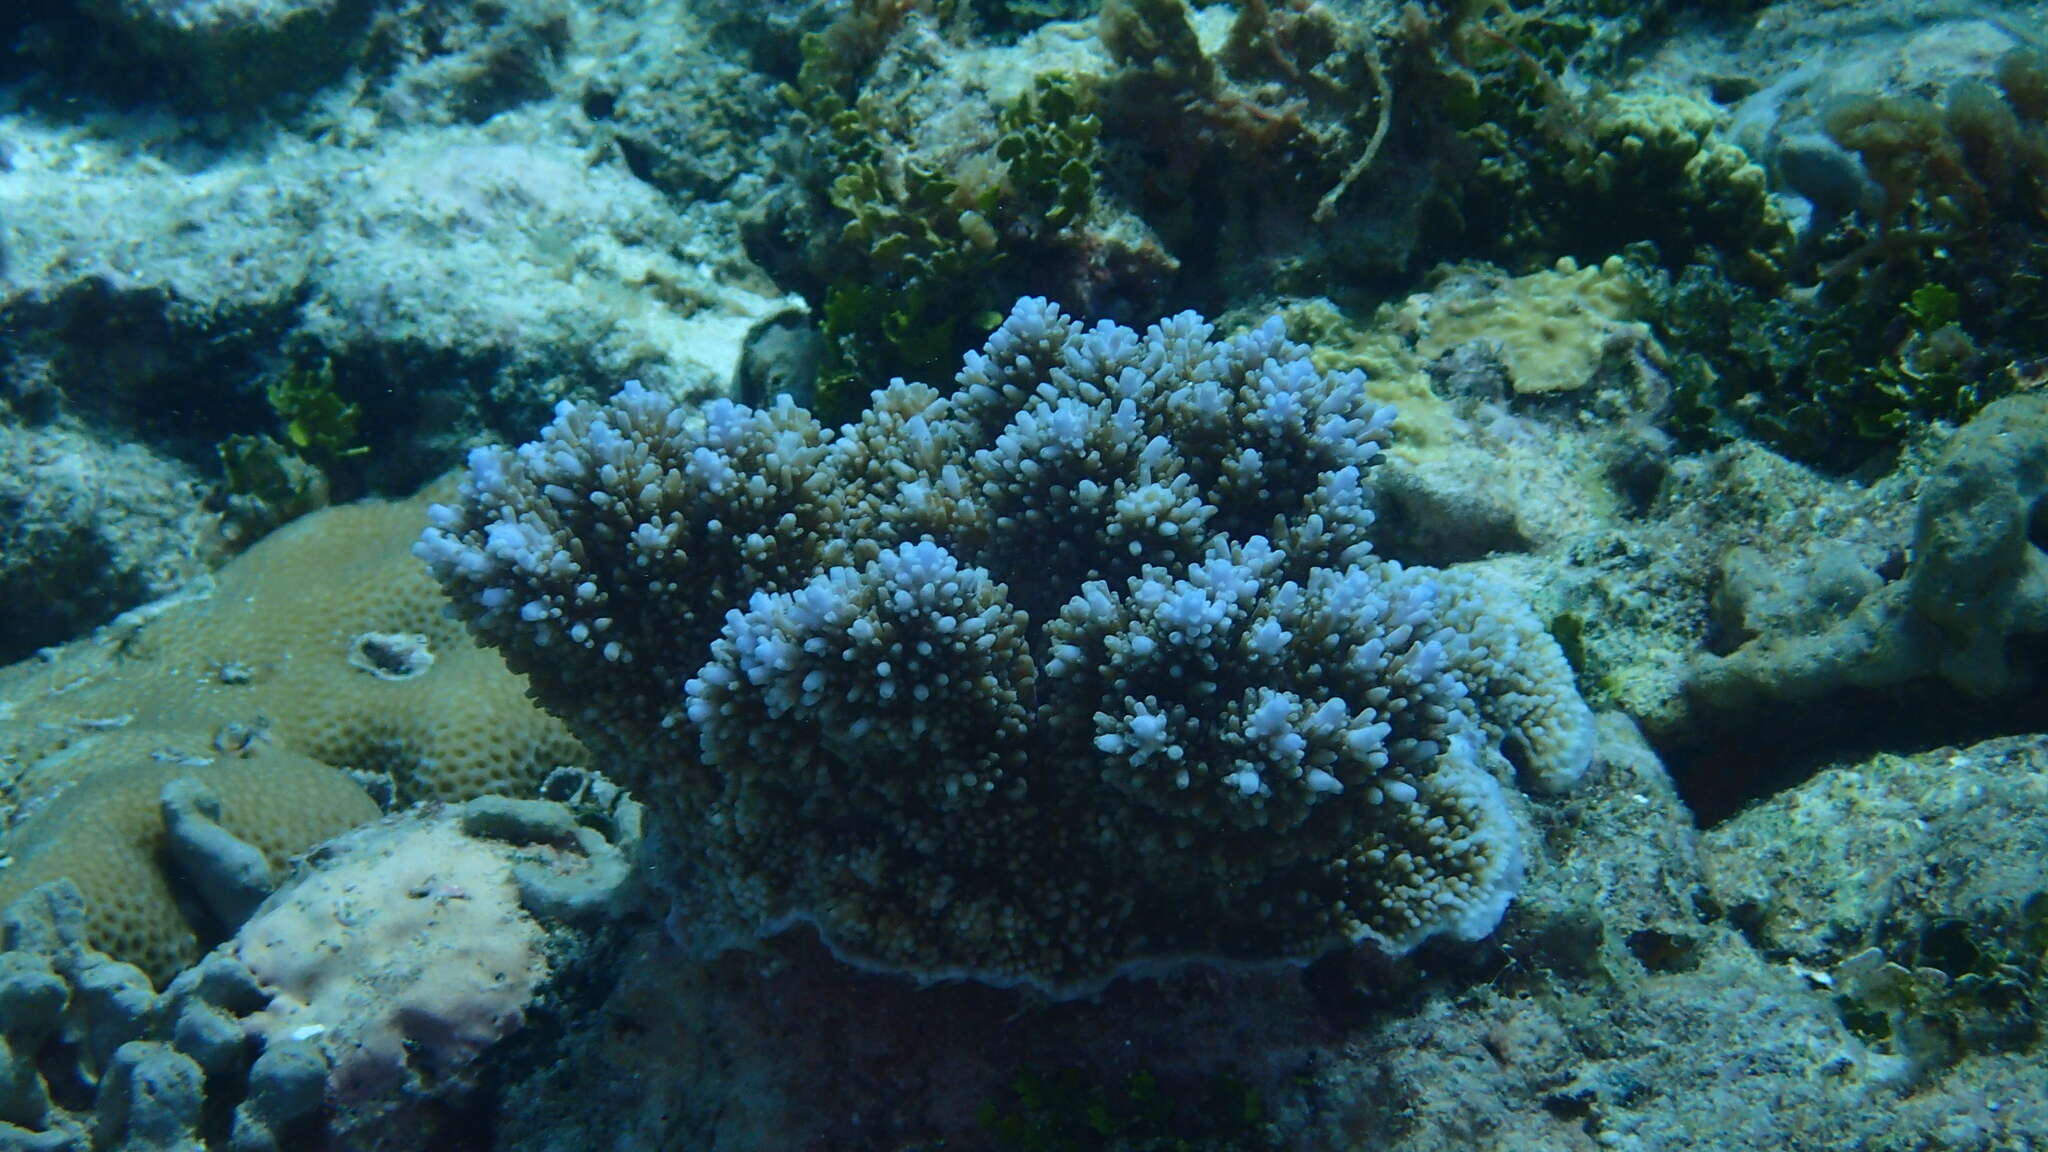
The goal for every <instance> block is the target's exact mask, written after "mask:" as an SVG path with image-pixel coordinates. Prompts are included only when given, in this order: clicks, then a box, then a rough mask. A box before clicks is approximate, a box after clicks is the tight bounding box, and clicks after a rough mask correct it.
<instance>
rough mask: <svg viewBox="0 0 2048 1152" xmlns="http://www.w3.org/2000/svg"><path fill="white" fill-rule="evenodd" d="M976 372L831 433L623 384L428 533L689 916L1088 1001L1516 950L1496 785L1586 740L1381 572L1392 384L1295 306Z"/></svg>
mask: <svg viewBox="0 0 2048 1152" xmlns="http://www.w3.org/2000/svg"><path fill="white" fill-rule="evenodd" d="M953 383H954V387H953V388H952V390H951V391H950V392H946V393H942V392H940V391H939V390H937V389H935V388H932V387H930V386H927V385H924V384H917V383H906V382H902V381H898V382H896V383H893V384H891V385H890V386H889V387H887V388H883V389H881V390H879V391H877V392H876V393H875V394H874V396H873V398H872V403H871V405H870V407H869V409H868V410H867V411H866V412H865V413H864V414H863V415H862V416H861V417H860V418H859V419H858V420H856V421H854V422H853V423H851V424H848V425H846V426H845V427H843V428H839V429H836V430H833V429H827V428H824V427H822V426H820V425H819V424H818V423H817V422H816V421H815V420H813V419H812V418H811V417H810V416H809V415H808V414H806V413H805V412H803V411H802V410H800V409H798V408H796V407H794V406H793V405H791V404H789V403H787V402H783V403H781V404H779V405H777V406H775V407H772V408H768V409H765V410H755V409H749V408H747V407H744V406H741V405H737V404H732V403H728V402H723V401H720V402H714V403H712V404H711V405H709V406H708V407H706V408H704V409H702V410H701V412H698V411H691V410H687V409H683V408H678V407H674V406H672V405H671V404H670V403H669V402H667V401H666V400H664V399H663V398H661V397H659V396H657V395H656V394H654V393H652V392H650V391H647V390H644V389H641V388H638V387H636V386H632V385H628V386H627V388H626V389H625V390H624V391H622V392H621V393H619V394H618V395H617V396H615V397H614V398H613V399H612V400H611V401H610V402H609V403H604V404H586V405H570V404H564V405H562V406H561V407H560V408H559V409H558V410H557V415H556V419H555V420H554V422H553V423H551V424H550V425H549V426H548V427H547V429H546V430H545V431H544V432H543V433H542V434H541V437H540V439H539V440H537V441H535V442H533V443H530V444H527V445H524V446H523V447H520V448H518V449H516V450H507V449H496V448H486V449H480V450H478V451H477V452H476V453H475V454H474V455H473V456H472V457H471V460H470V471H469V476H468V478H467V480H466V481H465V483H464V485H463V488H462V494H461V497H460V500H459V503H458V505H457V506H454V507H438V508H437V509H436V510H435V511H434V513H433V515H434V520H433V526H432V527H431V528H430V529H429V530H428V531H427V533H426V534H425V536H424V537H423V539H422V541H421V542H420V544H419V545H418V547H417V549H416V550H417V551H418V553H419V554H420V555H421V556H422V557H423V558H425V559H426V560H427V561H428V562H429V564H430V566H431V567H432V569H433V571H434V573H435V575H436V576H437V577H438V578H439V579H440V581H441V582H442V584H443V585H444V586H445V587H446V588H447V589H448V591H449V593H450V594H451V596H452V598H453V599H454V601H455V603H456V604H457V606H458V609H459V611H460V612H461V613H462V614H463V615H465V616H466V617H467V619H468V620H469V622H470V624H471V626H472V627H473V628H474V629H475V630H476V632H477V633H478V634H479V635H480V636H481V637H483V638H484V639H485V640H486V641H487V642H489V643H491V644H493V645H496V646H497V647H499V648H501V649H502V650H503V651H504V652H505V653H506V655H507V657H508V659H509V661H510V662H511V663H512V665H513V666H514V667H515V668H518V669H519V670H521V671H523V672H525V673H526V674H527V675H528V676H529V677H530V678H531V682H532V685H533V690H534V692H535V693H536V694H537V696H538V698H539V699H540V701H541V702H542V703H543V704H544V705H545V706H547V707H548V708H549V709H551V710H553V711H555V712H556V713H558V714H559V715H561V716H563V717H564V718H565V719H567V720H568V721H569V722H570V723H571V724H572V726H574V727H575V728H576V729H577V730H578V732H579V733H580V734H581V735H583V736H584V737H585V738H586V739H587V740H588V741H590V742H591V743H592V745H593V746H594V747H595V748H596V749H597V750H598V752H599V755H600V756H601V758H602V759H603V760H604V762H605V763H606V764H607V765H608V767H609V768H610V770H612V771H614V772H616V773H618V774H620V775H622V776H623V777H624V778H625V780H626V781H628V782H629V783H630V785H631V786H632V787H634V788H635V789H636V790H637V791H638V793H639V794H640V795H642V796H643V797H644V798H645V800H646V801H647V803H648V804H649V806H650V810H651V812H652V814H653V817H654V819H655V821H656V825H657V829H658V831H659V833H660V834H661V835H662V836H663V837H664V839H665V845H666V851H667V855H666V856H665V857H664V859H665V861H666V863H665V865H664V871H665V873H666V874H667V876H668V877H669V882H670V885H671V887H672V888H673V889H674V890H675V891H676V893H677V894H678V896H679V897H680V901H679V908H682V909H686V910H688V912H689V915H687V916H683V917H678V918H677V919H678V922H679V923H685V924H689V925H694V926H696V928H695V930H696V931H697V932H698V933H699V934H700V936H701V938H703V939H704V940H705V941H706V942H714V940H715V937H716V935H717V932H716V931H715V930H714V928H713V927H712V926H713V925H720V924H722V925H725V926H728V927H730V926H737V927H738V928H740V929H742V930H743V931H746V932H754V933H760V932H770V931H774V930H776V929H778V928H780V927H782V926H785V925H788V924H791V923H795V922H810V923H813V924H815V925H816V927H817V929H818V931H819V932H820V933H821V934H822V936H823V937H824V939H825V940H826V941H827V942H828V943H829V944H831V945H832V947H833V948H834V949H835V950H836V951H837V952H838V953H839V954H840V955H841V956H843V957H845V958H847V959H849V960H851V961H853V962H856V963H861V964H866V965H871V966H875V967H881V968H887V969H892V970H900V971H904V972H908V973H911V974H913V975H915V976H918V977H920V978H924V979H932V978H948V977H971V978H974V979H979V980H985V981H989V982H993V983H1003V984H1017V983H1022V984H1030V985H1035V986H1038V987H1041V988H1044V989H1047V990H1050V991H1052V992H1055V993H1061V994H1064V993H1072V992H1078V991H1082V990H1086V989H1088V988H1092V987H1095V986H1099V985H1100V984H1101V983H1102V982H1104V981H1106V980H1108V979H1110V978H1112V977H1114V976H1116V975H1118V974H1120V973H1124V972H1129V971H1136V970H1145V969H1156V968H1160V967H1164V966H1167V965H1170V964H1172V963H1175V962H1178V961H1183V960H1187V959H1192V958H1199V959H1208V960H1230V961H1246V962H1276V961H1292V960H1300V959H1304V958H1307V957H1311V956H1314V955H1316V954H1319V953H1320V952H1323V951H1325V950H1327V949H1329V948H1332V947H1335V946H1338V945H1341V944H1344V943H1347V942H1359V941H1370V942H1372V943H1375V944H1377V945H1379V946H1380V947H1382V948H1383V949H1385V950H1387V951H1389V952H1395V953H1398V952H1403V951H1406V950H1408V949H1410V948H1412V947H1414V946H1415V945H1416V944H1417V943H1419V942H1420V941H1422V940H1424V939H1426V938H1428V937H1431V936H1436V935H1443V936H1449V937H1455V938H1466V939H1469V938H1476V937H1478V936H1481V935H1483V934H1485V933H1486V932H1488V931H1490V930H1491V929H1492V927H1493V926H1494V924H1495V923H1497V922H1498V920H1499V918H1500V915H1501V913H1502V911H1503V909H1504V908H1505V906H1506V904H1507V902H1508V900H1509V898H1510V897H1511V896H1512V894H1513V891H1514V888H1515V885H1516V883H1517V880H1518V877H1519V860H1520V849H1519V840H1520V833H1519V831H1518V827H1517V824H1516V821H1515V819H1514V817H1513V815H1512V813H1511V811H1510V805H1509V803H1508V800H1507V797H1506V795H1505V792H1504V789H1503V787H1502V783H1501V782H1502V780H1504V779H1507V778H1509V777H1511V776H1512V775H1513V774H1514V773H1515V772H1516V771H1519V773H1520V775H1521V777H1522V779H1523V780H1524V782H1526V783H1529V784H1531V785H1533V786H1538V787H1542V788H1546V789H1547V788H1556V787H1562V786H1564V785H1567V784H1569V783H1570V782H1571V781H1572V780H1574V779H1575V778H1577V777H1578V776H1579V775H1580V774H1581V773H1582V772H1583V771H1584V770H1585V768H1586V767H1587V765H1588V763H1589V761H1590V760H1591V757H1592V744H1593V728H1592V722H1591V717H1590V715H1589V713H1588V712H1587V710H1586V707H1585V705H1584V704H1583V703H1582V702H1581V701H1580V699H1579V697H1578V694H1577V692H1576V690H1575V689H1574V687H1573V684H1572V679H1571V673H1570V670H1569V668H1568V666H1567V664H1566V662H1565V660H1564V658H1563V656H1562V653H1561V652H1560V650H1559V648H1558V646H1557V644H1556V642H1555V641H1553V640H1552V639H1551V638H1550V637H1549V636H1548V635H1547V634H1546V633H1545V632H1544V631H1543V630H1542V628H1541V627H1540V626H1539V625H1538V624H1537V623H1536V622H1535V620H1534V619H1533V618H1532V616H1531V615H1530V613H1529V612H1528V610H1527V609H1526V608H1525V607H1523V606H1521V605H1520V604H1519V603H1517V602H1515V601H1514V600H1513V599H1512V598H1511V597H1509V596H1508V595H1507V594H1506V593H1505V592H1503V591H1501V590H1499V589H1496V588H1494V587H1493V586H1491V585H1489V584H1487V583H1485V582H1483V581H1481V580H1479V579H1477V578H1475V577H1472V576H1470V575H1467V574H1463V573H1454V572H1442V571H1437V570H1434V569H1429V568H1423V567H1406V566H1402V565H1400V564H1398V563H1395V562H1392V561H1389V560H1384V559H1382V558H1380V557H1378V556H1376V555H1375V554H1374V553H1373V552H1372V548H1371V539H1370V534H1371V528H1372V524H1373V514H1372V494H1373V484H1372V474H1373V469H1374V467H1375V465H1376V463H1377V462H1378V461H1379V459H1380V458H1381V456H1382V452H1383V449H1384V447H1385V445H1386V444H1387V442H1388V441H1389V439H1390V436H1391V431H1392V426H1393V415H1394V414H1393V411H1392V409H1390V408H1387V407H1384V406H1379V405H1376V404H1374V403H1373V402H1371V401H1370V400H1369V399H1368V396H1367V393H1366V391H1365V386H1364V385H1365V381H1364V377H1363V376H1362V375H1360V374H1358V373H1344V372H1338V373H1327V374H1326V373H1323V372H1319V371H1318V370H1317V369H1316V368H1315V367H1314V366H1313V365H1312V363H1311V362H1310V359H1309V355H1308V349H1307V348H1306V347H1304V346H1302V345H1299V344H1296V343H1294V342H1291V341H1289V340H1288V339H1287V338H1286V335H1285V332H1284V330H1283V328H1282V326H1281V324H1280V322H1279V321H1278V320H1277V319H1276V320H1272V321H1268V322H1267V323H1265V324H1263V325H1261V326H1259V327H1256V328H1252V329H1250V330H1247V331H1244V332H1241V333H1239V334H1237V335H1234V336H1231V337H1229V338H1227V339H1217V338H1216V337H1215V333H1214V330H1213V328H1212V326H1211V325H1209V324H1208V323H1207V322H1205V321H1204V320H1202V318H1201V317H1199V316H1197V315H1195V314H1194V313H1182V314H1181V315H1178V316H1174V317H1171V318H1169V319H1166V320H1162V321H1160V322H1159V323H1157V324H1154V325H1153V326H1152V327H1151V328H1150V329H1149V330H1148V331H1146V332H1145V333H1143V334H1140V333H1137V332H1135V331H1132V330H1131V329H1128V328H1124V327H1121V326H1118V325H1116V324H1113V323H1109V322H1106V321H1105V322H1101V323H1098V324H1096V325H1094V326H1093V327H1089V326H1085V325H1083V324H1082V323H1079V322H1077V321H1075V320H1073V319H1070V318H1069V317H1067V316H1066V315H1064V314H1063V313H1061V312H1060V310H1059V309H1058V307H1057V306H1055V305H1053V304H1051V303H1048V302H1047V301H1044V300H1040V299H1025V300H1022V301H1020V302H1019V303H1018V304H1017V306H1016V308H1015V309H1014V310H1013V311H1012V312H1011V313H1010V316H1009V318H1008V319H1007V320H1006V321H1005V322H1004V323H1003V325H1002V326H1001V327H1000V328H999V329H998V330H997V331H996V332H995V333H994V334H993V335H992V336H990V338H989V340H988V342H987V344H986V346H985V347H984V348H983V349H982V350H980V351H978V352H973V353H970V354H969V355H968V356H967V358H966V361H965V364H964V366H963V367H962V369H961V370H960V372H959V374H958V376H957V378H956V379H955V381H954V382H953ZM1504 752H1505V755H1504V754H1503V753H1504ZM1511 760H1512V764H1511V763H1510V761H1511Z"/></svg>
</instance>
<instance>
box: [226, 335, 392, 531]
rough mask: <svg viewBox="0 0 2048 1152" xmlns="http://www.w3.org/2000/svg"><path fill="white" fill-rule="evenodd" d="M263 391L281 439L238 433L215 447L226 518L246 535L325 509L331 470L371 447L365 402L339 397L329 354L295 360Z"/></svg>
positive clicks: (363, 454) (366, 453) (264, 435)
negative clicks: (364, 425) (364, 434)
mask: <svg viewBox="0 0 2048 1152" xmlns="http://www.w3.org/2000/svg"><path fill="white" fill-rule="evenodd" d="M263 395H264V399H265V401H266V402H267V403H268V404H269V406H270V414H271V417H272V419H273V420H275V421H276V422H277V425H278V431H279V432H281V433H282V435H283V439H281V440H280V439H279V438H278V437H276V436H271V435H266V434H249V433H236V434H234V435H231V436H228V437H227V438H226V439H224V440H222V441H221V442H220V443H219V444H218V445H217V446H216V447H215V452H216V454H217V455H218V456H219V458H220V467H221V479H222V495H223V497H224V502H225V511H226V512H227V517H228V521H229V523H230V524H231V525H233V526H235V528H236V529H237V530H238V531H239V532H240V534H241V535H242V536H243V537H244V538H247V539H253V538H254V537H256V536H259V535H261V534H262V533H263V532H265V531H267V530H268V529H270V528H272V527H275V526H276V525H278V524H281V523H283V522H285V521H287V520H291V519H294V518H296V517H298V516H302V515H304V514H306V513H308V512H311V511H314V510H315V509H318V508H322V507H325V506H326V504H327V502H328V498H329V489H330V476H329V472H330V470H332V469H333V468H334V467H335V466H336V465H338V464H340V463H341V462H342V461H345V460H353V459H357V458H359V457H362V456H366V455H368V454H369V451H370V448H369V445H367V444H364V443H362V442H361V441H360V440H359V439H358V426H359V425H360V423H361V421H362V415H363V413H362V408H361V407H360V406H359V405H356V404H353V403H350V402H349V401H347V400H344V399H342V397H341V393H340V392H338V391H337V390H336V389H335V386H334V367H333V365H332V364H331V363H330V362H328V361H327V360H325V359H321V360H319V361H318V362H317V363H312V364H306V363H295V364H293V365H291V366H290V367H288V368H286V369H285V370H284V372H282V373H281V374H279V376H278V377H277V379H275V380H273V381H271V383H270V386H269V387H268V388H266V389H264V393H263Z"/></svg>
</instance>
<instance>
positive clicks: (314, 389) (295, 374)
mask: <svg viewBox="0 0 2048 1152" xmlns="http://www.w3.org/2000/svg"><path fill="white" fill-rule="evenodd" d="M263 395H264V398H265V399H267V400H268V401H270V409H271V411H272V412H275V413H276V414H277V418H278V419H279V420H281V421H283V423H284V434H285V439H286V440H288V441H290V443H291V445H292V447H293V448H296V449H297V450H299V451H300V452H302V453H304V454H305V455H307V456H308V457H311V458H313V459H315V460H346V459H349V458H351V457H355V456H362V455H364V454H366V453H368V452H369V450H370V449H369V446H368V445H365V444H362V443H360V442H358V441H357V439H356V425H357V424H358V423H359V422H360V421H361V420H362V416H363V410H362V407H361V406H360V405H356V404H351V403H349V402H348V401H346V400H343V399H342V398H341V393H339V392H337V391H335V388H334V366H333V365H332V364H331V363H329V362H328V361H326V360H324V359H323V360H321V361H320V362H319V364H317V365H315V366H310V367H309V366H306V365H298V364H295V365H293V366H292V367H290V368H288V369H286V370H285V371H284V373H283V374H281V375H280V376H278V378H277V379H276V380H274V381H272V382H271V384H270V387H269V388H267V389H265V390H264V393H263Z"/></svg>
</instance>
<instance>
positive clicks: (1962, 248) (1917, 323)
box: [1639, 50, 2048, 468]
mask: <svg viewBox="0 0 2048 1152" xmlns="http://www.w3.org/2000/svg"><path fill="white" fill-rule="evenodd" d="M1996 79H1997V85H1996V86H1995V87H1994V86H1993V85H1992V84H1990V83H1987V82H1985V81H1982V80H1976V79H1970V80H1963V81H1960V82H1958V83H1956V84H1955V85H1953V86H1952V87H1951V88H1950V89H1949V91H1948V93H1947V95H1946V97H1945V99H1944V101H1943V102H1942V103H1939V104H1937V103H1936V102H1934V101H1932V100H1926V99H1921V98H1919V97H1909V96H1855V97H1848V98H1845V99H1842V100H1840V101H1837V102H1836V103H1835V104H1834V105H1832V106H1831V107H1829V108H1828V109H1827V110H1826V113H1825V115H1824V117H1823V125H1824V127H1825V128H1826V130H1827V132H1828V134H1829V136H1830V137H1832V138H1833V140H1834V142H1835V143H1836V144H1837V145H1838V146H1840V147H1841V148H1843V149H1845V150H1847V151H1848V152H1850V153H1853V154H1854V155H1855V156H1857V157H1858V159H1859V160H1860V161H1861V163H1862V168H1863V173H1864V175H1865V176H1866V177H1867V178H1868V180H1869V182H1870V193H1869V195H1868V196H1867V197H1866V198H1865V202H1864V203H1861V204H1858V205H1853V206H1847V207H1845V208H1844V209H1843V210H1841V211H1839V213H1838V214H1837V217H1836V218H1834V219H1831V220H1826V221H1825V222H1824V223H1823V224H1822V225H1821V226H1820V227H1821V229H1822V230H1821V231H1820V232H1819V234H1817V235H1813V236H1809V237H1807V241H1806V246H1807V248H1808V249H1809V251H1810V252H1811V253H1813V259H1812V263H1813V273H1814V274H1813V275H1811V276H1810V277H1805V278H1803V280H1804V282H1796V281H1795V282H1794V283H1791V284H1789V285H1788V286H1787V287H1785V288H1783V289H1766V288H1761V287H1748V286H1745V285H1743V284H1738V283H1736V282H1735V281H1734V278H1732V277H1730V276H1728V275H1725V274H1724V273H1723V272H1722V271H1721V270H1720V269H1719V268H1717V267H1716V266H1714V265H1712V264H1706V263H1702V264H1694V265H1692V266H1690V267H1687V268H1686V269H1685V270H1684V271H1683V272H1682V273H1680V274H1679V275H1678V276H1677V277H1675V278H1670V277H1666V278H1663V279H1661V280H1657V281H1655V283H1653V285H1652V293H1651V295H1652V297H1653V299H1654V300H1655V301H1656V306H1655V308H1654V309H1653V312H1654V313H1655V315H1654V316H1653V319H1654V321H1655V323H1656V324H1657V327H1658V329H1659V336H1660V338H1661V339H1662V340H1663V342H1664V344H1665V346H1666V348H1667V349H1668V350H1669V351H1671V352H1672V354H1673V359H1674V365H1675V369H1676V371H1675V373H1674V379H1675V385H1676V393H1677V398H1678V414H1679V423H1680V428H1681V431H1685V432H1690V433H1695V434H1700V435H1704V436H1705V437H1706V438H1707V439H1710V440H1712V439H1725V438H1731V437H1735V436H1740V435H1745V434H1747V435H1755V436H1757V437H1759V438H1761V439H1763V440H1765V441H1766V442H1768V443H1770V444H1771V445H1773V446H1774V447H1776V448H1778V449H1779V450H1781V451H1784V452H1785V453H1787V454H1788V455H1791V456H1794V457H1796V458H1799V459H1802V460H1805V461H1807V462H1809V463H1813V464H1817V465H1820V466H1822V467H1830V468H1852V467H1855V466H1857V465H1858V464H1860V463H1862V462H1863V461H1865V460H1867V459H1869V458H1871V457H1873V456H1874V455H1877V454H1878V453H1880V452H1882V451H1884V450H1886V449H1888V448H1890V447H1891V446H1893V445H1895V444H1897V443H1898V442H1899V441H1901V440H1903V439H1904V438H1905V437H1906V436H1908V435H1910V434H1911V433H1912V432H1913V431H1915V430H1916V429H1919V428H1922V427H1925V426H1927V425H1928V424H1930V423H1932V422H1935V421H1942V422H1949V423H1960V422H1962V421H1964V420H1967V419H1969V418H1970V416H1971V415H1973V414H1974V413H1975V412H1976V411H1977V410H1978V409H1980V408H1982V407H1983V406H1984V405H1986V404H1988V403H1990V402H1991V401H1993V400H1995V399H1997V398H1998V397H2000V396H2002V395H2005V394H2006V393H2008V392H2010V391H2012V390H2013V389H2014V388H2016V387H2019V386H2021V384H2022V382H2023V381H2026V380H2028V379H2031V378H2033V377H2034V376H2037V375H2038V368H2037V367H2036V362H2037V361H2038V360H2039V359H2040V358H2041V357H2043V356H2048V57H2044V56H2043V55H2041V54H2039V53H2035V52H2030V51H2024V50H2023V51H2016V52H2012V53H2008V54H2007V55H2006V56H2005V57H2004V58H2003V59H2001V60H2000V62H1999V64H1998V66H1997V70H1996ZM1639 263H1647V261H1643V260H1639Z"/></svg>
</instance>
